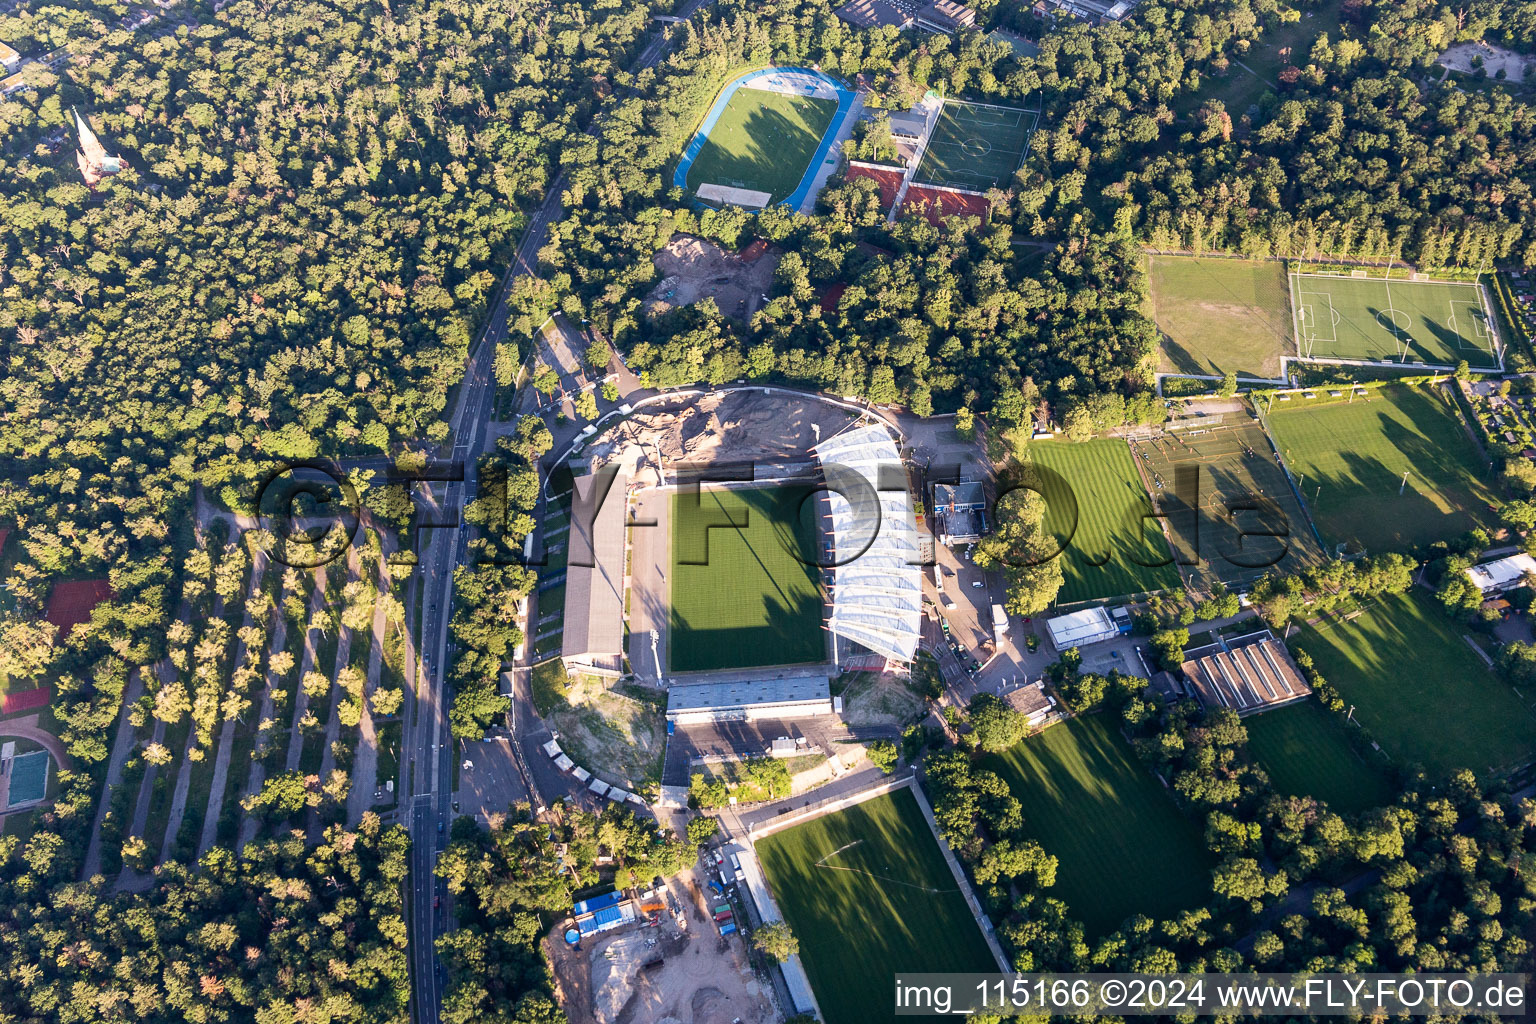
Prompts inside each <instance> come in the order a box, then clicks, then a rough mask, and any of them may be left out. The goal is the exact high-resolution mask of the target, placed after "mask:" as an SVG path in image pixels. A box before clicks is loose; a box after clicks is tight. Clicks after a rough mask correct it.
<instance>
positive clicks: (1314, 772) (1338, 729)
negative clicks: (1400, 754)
mask: <svg viewBox="0 0 1536 1024" xmlns="http://www.w3.org/2000/svg"><path fill="white" fill-rule="evenodd" d="M1243 725H1244V727H1245V728H1247V730H1248V751H1249V753H1251V754H1252V755H1253V756H1254V759H1255V760H1257V761H1258V762H1259V763H1260V764H1261V765H1263V766H1264V770H1265V771H1266V772H1268V773H1269V781H1270V782H1271V783H1272V784H1273V785H1274V787H1275V790H1276V791H1277V792H1279V793H1283V794H1285V795H1286V796H1310V797H1316V798H1317V799H1318V800H1321V801H1323V802H1324V803H1326V804H1327V805H1328V806H1329V807H1331V808H1333V809H1334V810H1335V811H1338V812H1340V813H1345V814H1347V813H1352V812H1355V811H1363V810H1368V809H1369V808H1372V807H1384V806H1386V805H1388V804H1390V803H1392V799H1393V791H1392V786H1391V781H1390V779H1389V778H1388V775H1387V770H1386V763H1385V761H1383V760H1382V759H1381V755H1380V754H1378V753H1376V752H1375V751H1370V752H1369V753H1368V754H1362V753H1361V752H1359V751H1357V750H1356V749H1355V748H1354V747H1353V746H1351V745H1350V742H1349V739H1348V737H1347V735H1346V733H1345V730H1347V729H1354V730H1355V732H1357V733H1358V732H1359V731H1360V730H1359V729H1358V728H1356V727H1355V726H1352V725H1348V724H1346V723H1345V721H1344V718H1343V716H1342V715H1336V714H1334V713H1333V712H1331V711H1329V710H1328V709H1327V708H1325V707H1323V706H1322V705H1321V704H1319V703H1318V702H1317V701H1316V700H1304V701H1302V702H1300V703H1298V704H1292V705H1290V706H1288V707H1283V708H1275V709H1274V710H1273V711H1266V712H1264V713H1263V714H1262V715H1251V716H1249V717H1248V718H1245V719H1243ZM1368 758H1369V759H1368Z"/></svg>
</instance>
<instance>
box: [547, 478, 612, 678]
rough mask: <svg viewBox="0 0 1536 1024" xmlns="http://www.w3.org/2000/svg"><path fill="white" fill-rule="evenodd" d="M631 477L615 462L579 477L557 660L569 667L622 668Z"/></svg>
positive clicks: (598, 670) (589, 669)
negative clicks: (627, 528)
mask: <svg viewBox="0 0 1536 1024" xmlns="http://www.w3.org/2000/svg"><path fill="white" fill-rule="evenodd" d="M628 483H629V478H628V477H626V476H625V475H624V474H623V473H620V472H618V471H617V470H616V469H615V468H613V467H605V468H604V469H603V470H602V471H600V472H598V473H593V474H590V475H588V476H581V477H577V478H576V479H575V480H574V481H573V486H572V492H571V532H570V539H569V540H568V541H567V545H568V548H567V558H566V570H565V627H564V632H563V634H562V636H561V643H560V659H561V661H563V662H564V663H565V668H566V671H567V672H590V673H593V674H596V675H601V676H613V677H617V676H619V675H622V674H623V671H624V529H625V508H626V506H627V505H628V499H627V495H626V493H625V488H626V487H627V485H628Z"/></svg>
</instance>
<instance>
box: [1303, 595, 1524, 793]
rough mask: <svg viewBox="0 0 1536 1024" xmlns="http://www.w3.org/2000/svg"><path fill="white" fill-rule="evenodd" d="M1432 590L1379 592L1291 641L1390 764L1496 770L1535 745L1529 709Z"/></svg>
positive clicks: (1433, 769) (1443, 769) (1444, 769)
mask: <svg viewBox="0 0 1536 1024" xmlns="http://www.w3.org/2000/svg"><path fill="white" fill-rule="evenodd" d="M1433 601H1434V598H1432V597H1431V596H1429V595H1427V594H1423V593H1420V592H1417V591H1414V592H1411V593H1408V594H1402V595H1398V596H1396V597H1389V598H1384V599H1382V600H1380V601H1377V602H1375V603H1373V604H1372V605H1370V607H1368V608H1367V609H1366V610H1365V611H1364V612H1362V613H1361V614H1360V615H1358V616H1356V617H1355V618H1353V619H1351V620H1349V621H1347V622H1337V621H1328V622H1325V623H1322V624H1320V625H1318V626H1304V627H1303V628H1302V631H1301V634H1300V636H1299V637H1298V638H1296V640H1295V641H1294V642H1295V643H1296V645H1297V646H1298V647H1300V648H1301V649H1302V650H1304V651H1306V652H1307V653H1308V654H1310V655H1311V656H1312V661H1313V663H1314V664H1315V665H1316V667H1317V671H1318V672H1319V673H1320V674H1321V675H1322V677H1323V678H1324V679H1326V680H1328V682H1330V683H1332V684H1333V685H1334V687H1335V688H1336V689H1337V690H1338V691H1339V695H1340V696H1341V697H1343V698H1344V700H1345V702H1346V703H1348V704H1353V705H1355V717H1356V718H1357V719H1359V720H1360V723H1361V724H1362V725H1364V726H1365V727H1366V728H1367V729H1368V730H1370V732H1371V735H1373V736H1374V737H1375V738H1376V741H1377V742H1378V743H1380V744H1381V745H1382V747H1383V749H1385V750H1386V752H1387V754H1388V755H1389V756H1390V757H1392V759H1393V760H1395V761H1397V762H1398V763H1400V764H1410V763H1413V762H1419V763H1421V764H1423V765H1424V766H1425V767H1426V768H1428V769H1429V770H1430V771H1431V772H1433V773H1437V774H1448V773H1450V772H1452V771H1454V770H1455V769H1458V768H1471V769H1473V770H1474V771H1477V772H1479V773H1490V774H1499V773H1502V772H1504V771H1507V770H1509V769H1511V768H1514V767H1516V766H1518V765H1522V764H1525V763H1526V762H1528V761H1530V760H1531V758H1532V755H1533V753H1536V714H1533V713H1532V711H1531V704H1532V700H1533V698H1536V694H1532V695H1528V696H1525V697H1522V696H1520V695H1519V694H1517V693H1516V692H1515V690H1514V688H1513V687H1511V686H1510V685H1509V684H1508V683H1505V682H1504V681H1503V680H1501V679H1499V678H1498V676H1496V675H1495V674H1494V673H1493V671H1492V670H1491V669H1490V668H1488V666H1487V665H1485V664H1484V663H1483V660H1482V659H1481V658H1479V657H1478V656H1477V653H1476V652H1475V651H1473V650H1472V648H1471V647H1469V646H1468V645H1467V642H1466V641H1465V640H1463V639H1462V636H1461V634H1462V632H1463V630H1462V629H1460V628H1458V627H1457V626H1456V624H1455V623H1453V622H1452V621H1451V620H1450V619H1449V618H1448V617H1447V616H1446V614H1445V612H1443V611H1442V610H1440V609H1439V608H1437V607H1435V606H1434V604H1433Z"/></svg>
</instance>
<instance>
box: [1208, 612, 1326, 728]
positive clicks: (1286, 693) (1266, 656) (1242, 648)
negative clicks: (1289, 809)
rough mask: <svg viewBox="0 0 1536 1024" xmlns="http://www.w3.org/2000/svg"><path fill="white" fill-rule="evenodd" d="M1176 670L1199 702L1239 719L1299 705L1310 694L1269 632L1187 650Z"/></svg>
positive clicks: (1284, 650)
mask: <svg viewBox="0 0 1536 1024" xmlns="http://www.w3.org/2000/svg"><path fill="white" fill-rule="evenodd" d="M1185 658H1186V659H1187V660H1186V661H1185V662H1184V664H1183V665H1182V666H1180V668H1181V670H1182V671H1183V673H1184V676H1185V678H1186V679H1188V680H1189V682H1190V685H1191V687H1193V689H1194V692H1195V696H1196V697H1198V698H1199V700H1200V703H1202V704H1204V705H1205V706H1206V707H1208V708H1231V709H1232V710H1233V711H1236V712H1237V713H1238V714H1239V715H1251V714H1254V713H1255V712H1258V711H1268V710H1269V709H1270V708H1277V707H1280V706H1281V705H1284V704H1290V703H1293V702H1295V701H1299V700H1305V699H1306V697H1307V696H1308V695H1309V694H1310V693H1311V692H1312V687H1310V686H1308V685H1307V682H1306V680H1305V679H1303V678H1302V675H1301V670H1300V669H1298V668H1297V667H1296V663H1295V662H1293V661H1292V660H1291V655H1290V652H1289V651H1287V650H1286V649H1285V645H1284V644H1282V643H1281V642H1280V641H1279V640H1276V639H1275V636H1274V634H1273V633H1271V632H1269V630H1267V629H1266V630H1262V631H1260V632H1258V633H1251V634H1249V635H1248V636H1246V637H1239V638H1238V639H1237V640H1233V641H1230V642H1226V643H1218V644H1211V645H1209V646H1206V647H1201V648H1198V649H1196V650H1193V651H1190V652H1188V653H1187V654H1186V655H1185Z"/></svg>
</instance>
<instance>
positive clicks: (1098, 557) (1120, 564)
mask: <svg viewBox="0 0 1536 1024" xmlns="http://www.w3.org/2000/svg"><path fill="white" fill-rule="evenodd" d="M1028 453H1029V460H1030V463H1031V465H1033V466H1034V467H1036V468H1037V469H1040V470H1049V471H1050V472H1051V473H1053V474H1054V475H1052V476H1044V475H1042V477H1041V490H1042V491H1044V492H1045V500H1046V505H1047V511H1046V517H1045V523H1046V528H1047V529H1048V530H1050V531H1051V533H1052V535H1053V536H1054V537H1055V538H1056V540H1057V542H1058V543H1059V544H1062V545H1063V546H1064V547H1065V549H1066V553H1065V554H1064V555H1063V556H1062V558H1063V559H1064V561H1063V563H1062V567H1061V568H1062V575H1063V578H1064V583H1063V584H1062V588H1061V592H1060V594H1059V595H1058V597H1057V600H1059V601H1061V602H1062V603H1065V604H1070V603H1072V602H1074V601H1090V600H1095V599H1097V598H1104V597H1119V596H1120V595H1122V594H1143V593H1149V592H1151V591H1156V590H1168V589H1172V588H1174V587H1177V586H1178V585H1179V573H1178V570H1177V569H1175V568H1174V567H1173V565H1172V563H1171V562H1170V560H1169V554H1168V543H1167V541H1166V540H1164V539H1163V534H1162V531H1161V530H1160V529H1159V528H1158V526H1157V521H1156V520H1154V519H1148V518H1145V515H1146V513H1147V512H1148V511H1150V509H1151V507H1152V506H1151V502H1150V501H1149V500H1148V498H1147V492H1146V490H1145V489H1144V488H1143V487H1142V485H1141V480H1140V478H1139V477H1138V476H1137V475H1136V467H1135V466H1134V465H1133V464H1132V463H1131V453H1130V450H1129V449H1128V448H1127V447H1126V445H1125V442H1124V441H1119V440H1109V439H1104V440H1097V441H1085V442H1082V443H1079V444H1072V443H1070V442H1064V441H1042V442H1036V443H1032V444H1030V445H1029V447H1028ZM1074 521H1075V532H1074ZM1160 562H1161V563H1168V564H1164V565H1158V563H1160ZM1143 563H1144V564H1143ZM1150 566H1157V567H1156V568H1151V567H1150Z"/></svg>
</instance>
